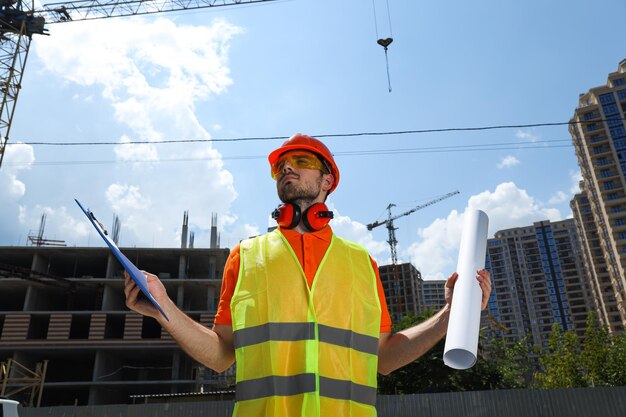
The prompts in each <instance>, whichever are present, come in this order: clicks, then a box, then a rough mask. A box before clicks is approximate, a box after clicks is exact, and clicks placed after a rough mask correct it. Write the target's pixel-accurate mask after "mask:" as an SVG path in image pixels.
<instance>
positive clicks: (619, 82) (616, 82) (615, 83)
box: [613, 77, 626, 87]
mask: <svg viewBox="0 0 626 417" xmlns="http://www.w3.org/2000/svg"><path fill="white" fill-rule="evenodd" d="M624 84H626V79H624V77H622V78H616V79H614V80H613V87H618V86H620V85H624Z"/></svg>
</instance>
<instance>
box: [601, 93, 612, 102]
mask: <svg viewBox="0 0 626 417" xmlns="http://www.w3.org/2000/svg"><path fill="white" fill-rule="evenodd" d="M600 103H602V104H609V103H615V98H614V97H613V93H606V94H600Z"/></svg>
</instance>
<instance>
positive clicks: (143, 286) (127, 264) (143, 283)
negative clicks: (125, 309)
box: [74, 199, 169, 321]
mask: <svg viewBox="0 0 626 417" xmlns="http://www.w3.org/2000/svg"><path fill="white" fill-rule="evenodd" d="M74 201H76V204H78V207H80V209H81V210H82V211H83V213H85V216H87V218H88V219H89V221H90V222H91V224H93V227H95V228H96V231H97V232H98V234H99V235H100V237H101V238H102V239H103V240H104V241H105V242H106V244H107V246H108V247H109V249H111V252H113V255H115V258H117V260H118V261H119V262H120V263H121V264H122V267H123V268H124V269H125V270H126V272H128V275H130V277H131V278H132V279H133V281H135V283H136V284H137V286H138V287H139V289H140V290H141V292H142V293H143V294H144V295H145V296H146V298H147V299H148V300H150V302H151V303H152V304H153V305H154V307H156V309H157V310H159V312H160V313H161V314H162V315H163V317H165V320H167V321H169V319H168V318H167V315H166V314H165V312H163V309H162V308H161V306H160V305H159V303H158V302H157V300H156V299H155V298H154V297H153V296H152V294H150V291H149V290H148V279H147V278H146V275H145V274H144V273H143V272H141V271H140V270H139V268H137V267H136V266H135V264H133V263H132V262H131V261H130V260H129V259H128V258H127V257H126V255H124V254H123V253H122V252H121V251H120V249H119V248H118V247H117V245H116V244H115V242H113V240H112V239H111V238H110V237H109V236H108V233H107V232H106V230H104V227H102V225H101V224H100V222H98V220H96V217H95V216H94V215H93V213H92V212H91V211H89V210H85V208H84V207H83V205H82V204H80V202H79V201H78V200H77V199H74Z"/></svg>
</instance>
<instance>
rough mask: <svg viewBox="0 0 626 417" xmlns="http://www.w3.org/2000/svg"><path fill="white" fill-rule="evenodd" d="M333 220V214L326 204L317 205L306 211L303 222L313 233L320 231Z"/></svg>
mask: <svg viewBox="0 0 626 417" xmlns="http://www.w3.org/2000/svg"><path fill="white" fill-rule="evenodd" d="M332 218H333V212H332V211H328V207H326V204H324V203H315V204H313V205H312V206H311V207H309V208H307V209H306V210H305V211H304V217H303V218H302V222H303V223H304V225H305V226H306V228H307V229H309V230H311V231H316V230H320V229H321V228H323V227H324V226H326V225H327V224H328V222H329V221H330V219H332Z"/></svg>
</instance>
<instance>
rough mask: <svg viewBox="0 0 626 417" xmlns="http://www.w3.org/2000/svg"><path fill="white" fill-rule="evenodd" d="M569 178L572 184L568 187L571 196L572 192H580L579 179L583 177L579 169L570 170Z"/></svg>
mask: <svg viewBox="0 0 626 417" xmlns="http://www.w3.org/2000/svg"><path fill="white" fill-rule="evenodd" d="M569 177H570V180H571V181H572V185H571V187H570V189H569V192H570V194H571V195H572V197H573V196H574V194H578V193H579V192H580V181H582V179H583V175H582V174H581V172H580V171H570V173H569Z"/></svg>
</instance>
